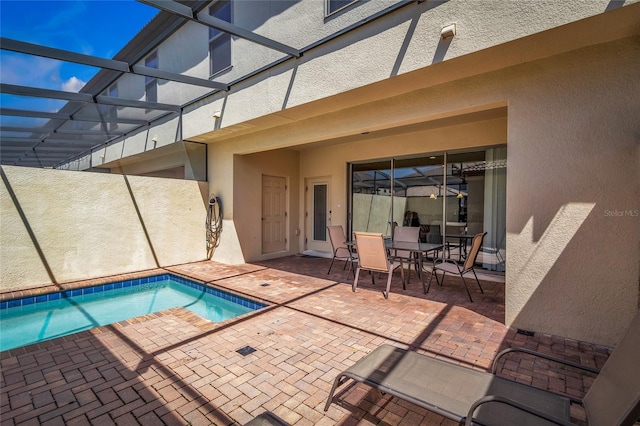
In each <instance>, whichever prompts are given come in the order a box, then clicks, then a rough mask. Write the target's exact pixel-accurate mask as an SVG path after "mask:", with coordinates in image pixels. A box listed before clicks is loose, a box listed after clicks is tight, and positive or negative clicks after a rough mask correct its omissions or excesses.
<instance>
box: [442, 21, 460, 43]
mask: <svg viewBox="0 0 640 426" xmlns="http://www.w3.org/2000/svg"><path fill="white" fill-rule="evenodd" d="M455 35H456V24H450V25H447V26H446V27H444V28H442V30H441V31H440V37H442V39H443V40H451V39H452V38H453V37H454V36H455Z"/></svg>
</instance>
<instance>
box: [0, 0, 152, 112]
mask: <svg viewBox="0 0 640 426" xmlns="http://www.w3.org/2000/svg"><path fill="white" fill-rule="evenodd" d="M157 13H158V9H156V8H153V7H151V6H148V5H145V4H142V3H138V2H136V1H134V0H77V1H71V0H68V1H60V0H49V1H32V0H0V34H1V35H2V37H6V38H11V39H15V40H20V41H25V42H29V43H34V44H40V45H44V46H49V47H55V48H58V49H64V50H69V51H73V52H78V53H84V54H87V55H92V56H98V57H102V58H109V59H111V58H113V56H114V55H115V54H116V53H117V52H118V51H119V50H120V49H122V47H124V46H125V44H127V42H128V41H129V40H131V39H132V38H133V37H134V36H135V35H136V34H137V33H138V32H139V31H140V30H141V29H142V27H144V25H146V24H147V23H148V22H149V21H150V20H151V19H152V18H153V17H154V16H155V15H156V14H157ZM97 71H98V69H96V68H93V67H86V66H82V65H76V64H70V63H63V62H60V61H54V60H50V59H46V58H38V57H32V56H29V55H21V54H16V53H13V52H7V51H4V50H0V82H2V83H7V84H17V85H24V86H31V87H40V88H46V89H55V90H67V91H78V90H79V89H80V88H81V87H82V85H83V84H84V83H86V82H87V81H88V80H90V79H91V77H92V76H93V75H94V74H95V73H96V72H97ZM2 96H3V98H2V100H1V101H0V103H4V104H6V103H8V99H6V98H5V95H2ZM34 101H35V100H34ZM24 102H27V100H26V99H25V100H24ZM5 106H7V107H19V106H15V105H5Z"/></svg>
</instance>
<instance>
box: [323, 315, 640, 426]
mask: <svg viewBox="0 0 640 426" xmlns="http://www.w3.org/2000/svg"><path fill="white" fill-rule="evenodd" d="M516 351H522V352H526V353H529V354H532V355H534V354H535V355H536V356H541V357H542V358H545V359H549V360H552V361H556V362H559V363H561V364H564V365H568V366H570V367H575V368H580V369H583V370H586V371H591V372H597V370H595V369H592V368H588V367H583V366H580V365H577V364H574V363H571V362H567V361H564V360H559V359H556V358H553V357H550V356H548V355H546V354H539V353H534V352H532V351H528V350H522V349H517V348H512V349H506V350H505V351H502V352H500V353H499V354H498V355H497V356H496V358H495V360H494V363H493V373H487V372H482V371H478V370H472V369H470V368H466V367H462V366H460V365H457V364H452V363H449V362H446V361H442V360H440V359H435V358H432V357H429V356H426V355H421V354H418V353H416V352H411V351H407V350H404V349H400V348H396V347H394V346H391V345H382V346H380V347H378V348H377V349H375V350H374V351H373V352H371V353H370V354H368V355H367V356H365V357H364V358H362V359H360V360H359V361H358V362H356V363H355V364H354V365H353V366H352V367H350V368H348V369H347V370H345V371H343V372H342V373H340V374H339V375H338V377H336V379H335V381H334V383H333V387H332V389H331V392H330V393H329V397H328V399H327V403H326V405H325V411H327V410H328V409H329V406H330V405H331V402H332V401H333V397H334V392H335V391H336V389H337V388H338V387H339V386H341V385H343V384H344V383H345V382H346V381H348V380H349V379H353V380H354V381H356V382H361V383H365V384H367V385H369V386H372V387H374V388H377V389H378V390H380V391H381V392H385V393H389V394H391V395H393V396H396V397H398V398H401V399H404V400H406V401H409V402H412V403H414V404H416V405H418V406H420V407H423V408H425V409H427V410H430V411H433V412H435V413H438V414H440V415H443V416H445V417H447V418H449V419H452V420H454V421H457V422H460V423H461V424H462V423H464V424H466V425H471V424H482V425H519V426H521V425H548V424H559V425H570V424H571V423H570V414H569V407H570V404H571V402H575V403H580V404H582V405H583V406H584V409H585V413H586V415H587V420H588V424H589V425H596V426H614V425H632V424H633V423H634V422H635V421H636V420H638V417H640V312H639V313H637V314H636V315H635V317H634V319H633V320H632V322H631V325H630V327H629V329H628V330H627V332H626V335H625V336H624V337H623V339H622V341H621V342H620V343H619V344H618V346H617V347H616V348H615V349H614V351H613V352H612V353H611V356H610V357H609V359H608V360H607V362H606V363H605V364H604V366H603V367H602V370H601V371H600V372H599V374H598V376H597V377H596V379H595V380H594V382H593V384H592V385H591V388H590V389H589V391H588V392H587V394H586V395H585V397H584V399H583V400H577V399H570V398H569V397H566V396H563V395H559V394H556V393H552V392H549V391H546V390H542V389H538V388H535V387H532V386H529V385H525V384H522V383H517V382H514V381H511V380H508V379H505V378H502V377H498V376H496V375H495V371H496V367H497V362H498V360H499V359H500V358H501V357H502V356H503V355H506V354H508V353H511V352H516Z"/></svg>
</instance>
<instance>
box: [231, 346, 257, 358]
mask: <svg viewBox="0 0 640 426" xmlns="http://www.w3.org/2000/svg"><path fill="white" fill-rule="evenodd" d="M255 351H256V350H255V349H254V348H252V347H251V346H245V347H244V348H240V349H238V350H237V351H236V352H238V353H239V354H240V355H242V356H246V355H249V354H250V353H252V352H255Z"/></svg>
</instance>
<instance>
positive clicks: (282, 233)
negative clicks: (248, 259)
mask: <svg viewBox="0 0 640 426" xmlns="http://www.w3.org/2000/svg"><path fill="white" fill-rule="evenodd" d="M286 249H287V184H286V178H284V177H281V176H262V253H273V252H276V251H284V250H286Z"/></svg>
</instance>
